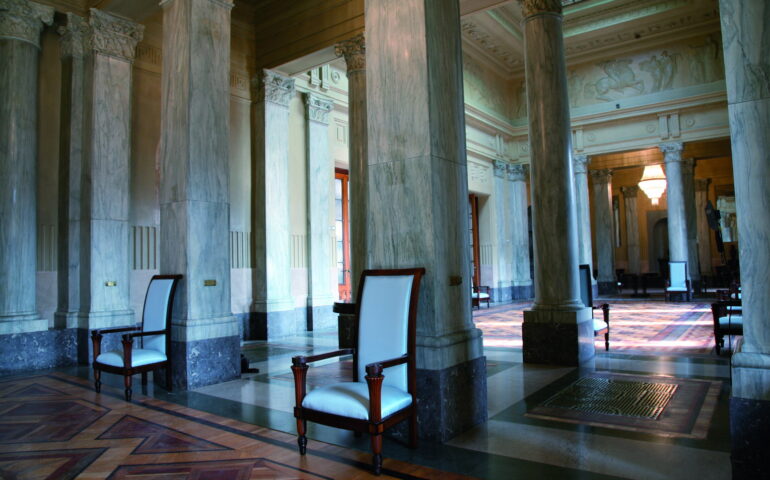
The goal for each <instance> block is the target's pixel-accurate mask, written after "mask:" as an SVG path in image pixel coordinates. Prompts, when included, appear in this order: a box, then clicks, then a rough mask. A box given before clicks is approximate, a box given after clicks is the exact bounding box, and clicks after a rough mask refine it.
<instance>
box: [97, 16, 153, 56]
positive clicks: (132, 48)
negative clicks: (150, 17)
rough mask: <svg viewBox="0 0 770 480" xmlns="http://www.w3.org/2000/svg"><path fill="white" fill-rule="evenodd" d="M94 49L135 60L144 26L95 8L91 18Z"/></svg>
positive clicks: (104, 53)
mask: <svg viewBox="0 0 770 480" xmlns="http://www.w3.org/2000/svg"><path fill="white" fill-rule="evenodd" d="M90 24H91V28H92V29H93V33H92V45H93V49H94V51H95V52H97V53H101V54H103V55H109V56H112V57H118V58H121V59H123V60H127V61H129V62H133V61H134V55H135V54H136V44H137V43H139V42H140V41H141V40H142V37H143V35H144V26H143V25H139V24H138V23H134V22H132V21H130V20H126V19H124V18H119V17H115V16H113V15H110V14H108V13H104V12H102V11H101V10H97V9H95V8H92V9H91V19H90Z"/></svg>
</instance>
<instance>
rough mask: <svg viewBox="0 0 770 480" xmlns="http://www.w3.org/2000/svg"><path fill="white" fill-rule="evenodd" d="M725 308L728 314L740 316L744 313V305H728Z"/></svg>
mask: <svg viewBox="0 0 770 480" xmlns="http://www.w3.org/2000/svg"><path fill="white" fill-rule="evenodd" d="M725 308H726V309H727V311H728V312H730V313H732V314H736V313H737V314H738V315H740V314H741V312H742V311H743V306H742V305H728V306H726V307H725Z"/></svg>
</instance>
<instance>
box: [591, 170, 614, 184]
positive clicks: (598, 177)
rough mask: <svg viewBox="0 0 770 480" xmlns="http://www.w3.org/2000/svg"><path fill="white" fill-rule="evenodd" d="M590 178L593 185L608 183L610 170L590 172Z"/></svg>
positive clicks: (610, 177)
mask: <svg viewBox="0 0 770 480" xmlns="http://www.w3.org/2000/svg"><path fill="white" fill-rule="evenodd" d="M591 178H592V179H593V182H594V185H600V184H604V183H610V180H611V179H612V170H610V169H609V168H603V169H601V170H591Z"/></svg>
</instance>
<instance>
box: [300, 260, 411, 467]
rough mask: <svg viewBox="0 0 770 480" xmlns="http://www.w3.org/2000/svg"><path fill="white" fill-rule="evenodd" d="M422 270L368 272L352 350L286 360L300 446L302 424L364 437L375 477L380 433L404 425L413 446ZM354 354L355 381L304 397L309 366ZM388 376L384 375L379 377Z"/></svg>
mask: <svg viewBox="0 0 770 480" xmlns="http://www.w3.org/2000/svg"><path fill="white" fill-rule="evenodd" d="M424 273H425V269H422V268H413V269H401V270H365V271H364V272H363V273H362V275H361V281H360V282H359V287H358V295H357V296H356V298H358V299H359V301H358V303H357V304H356V321H357V328H356V331H357V332H358V339H357V342H356V348H346V349H341V350H336V351H333V352H328V353H322V354H319V355H311V356H297V357H294V358H292V359H291V362H292V367H291V370H292V372H293V373H294V393H295V402H296V403H295V407H294V416H295V417H296V419H297V436H298V438H297V443H298V445H299V453H300V454H302V455H304V454H305V452H306V449H307V437H306V436H305V434H306V431H307V421H308V420H310V421H311V422H316V423H321V424H324V425H330V426H332V427H337V428H344V429H347V430H353V431H355V432H360V433H364V432H366V433H369V435H370V436H371V446H372V453H373V459H372V463H373V466H374V472H375V473H376V474H377V475H379V474H380V472H381V471H382V434H383V432H384V431H385V429H387V428H390V427H392V426H393V425H395V424H397V423H399V422H401V421H403V420H405V419H409V444H410V446H411V447H413V448H414V447H416V446H417V373H416V360H415V358H416V355H415V348H416V343H415V337H416V329H417V302H418V297H419V289H420V279H421V278H422V276H423V274H424ZM341 355H353V379H352V380H353V381H352V382H340V383H334V384H332V385H325V386H321V387H317V388H315V389H313V390H311V391H310V392H309V393H306V392H307V390H306V382H305V380H306V376H307V370H308V364H309V363H311V362H315V361H318V360H324V359H327V358H333V357H338V356H341ZM385 369H388V372H390V373H388V374H387V375H383V371H384V370H385Z"/></svg>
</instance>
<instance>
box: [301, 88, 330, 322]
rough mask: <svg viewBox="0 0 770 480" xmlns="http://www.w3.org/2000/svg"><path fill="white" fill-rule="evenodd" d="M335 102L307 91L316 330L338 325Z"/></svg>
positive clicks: (311, 293) (311, 310) (311, 313)
mask: <svg viewBox="0 0 770 480" xmlns="http://www.w3.org/2000/svg"><path fill="white" fill-rule="evenodd" d="M333 108H334V102H333V101H332V100H331V99H330V98H327V97H324V96H321V95H318V94H316V93H306V94H305V116H306V119H307V123H306V126H307V131H306V133H307V135H306V143H305V145H306V157H307V226H308V236H307V238H308V250H307V254H308V258H309V267H310V268H309V269H308V299H307V302H308V303H307V307H308V310H307V314H308V325H311V326H312V328H313V330H318V329H324V328H330V327H333V326H334V325H336V321H337V316H336V315H334V314H333V312H332V304H333V303H334V299H335V298H336V295H334V288H335V287H336V285H334V284H333V283H332V280H333V278H332V269H333V268H334V266H335V265H334V264H333V262H332V259H333V256H332V254H331V252H332V236H331V232H332V229H333V228H334V218H333V217H332V201H333V200H334V161H333V160H332V157H331V152H330V150H329V112H330V111H331V110H332V109H333Z"/></svg>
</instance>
